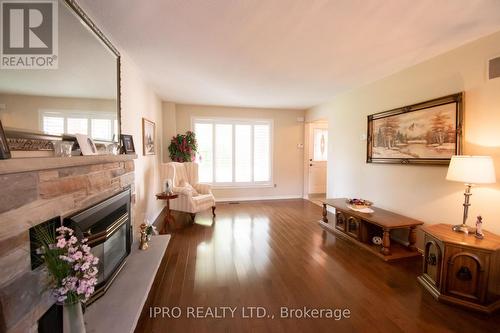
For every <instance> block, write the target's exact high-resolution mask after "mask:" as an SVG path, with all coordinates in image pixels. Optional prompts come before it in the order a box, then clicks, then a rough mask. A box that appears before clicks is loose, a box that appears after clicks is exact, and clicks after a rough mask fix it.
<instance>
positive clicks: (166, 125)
mask: <svg viewBox="0 0 500 333" xmlns="http://www.w3.org/2000/svg"><path fill="white" fill-rule="evenodd" d="M162 109H163V135H162V141H163V152H162V157H163V162H165V163H167V162H170V161H171V160H170V157H169V156H168V145H169V144H170V139H171V138H172V137H173V136H175V135H176V134H177V124H176V120H175V116H176V115H175V110H176V105H175V103H172V102H163V104H162Z"/></svg>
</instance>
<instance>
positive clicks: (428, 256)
mask: <svg viewBox="0 0 500 333" xmlns="http://www.w3.org/2000/svg"><path fill="white" fill-rule="evenodd" d="M451 227H452V226H451V225H448V224H435V225H431V226H424V227H422V231H423V232H424V260H423V273H422V275H421V276H419V277H418V281H419V282H420V284H422V285H423V286H424V287H425V288H426V289H427V290H428V291H429V292H430V293H431V294H432V295H433V296H434V297H435V298H436V299H437V300H439V301H442V302H446V303H450V304H456V305H460V306H463V307H467V308H470V309H473V310H477V311H481V312H485V313H492V312H494V311H496V310H498V309H499V308H500V236H498V235H495V234H492V233H490V232H485V235H484V239H477V238H475V237H474V236H473V235H466V234H463V233H457V232H454V231H452V230H451Z"/></svg>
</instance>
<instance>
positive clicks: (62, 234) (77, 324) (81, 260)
mask: <svg viewBox="0 0 500 333" xmlns="http://www.w3.org/2000/svg"><path fill="white" fill-rule="evenodd" d="M53 231H54V230H50V229H44V228H40V229H38V230H37V234H38V235H37V241H38V242H39V244H40V252H41V255H42V258H43V261H44V263H45V264H46V265H47V270H48V272H49V275H50V277H51V288H52V294H53V296H54V297H55V299H56V301H57V302H58V303H59V304H63V331H64V332H65V333H83V332H85V324H84V322H83V313H82V306H81V302H85V301H87V300H88V299H89V298H90V296H91V295H92V294H93V293H94V287H95V285H96V284H97V273H98V269H97V264H98V262H99V258H97V257H94V255H93V254H92V253H91V252H90V246H88V245H87V244H86V239H82V240H80V241H79V240H78V239H77V238H76V236H74V235H73V229H70V228H67V227H59V228H57V229H56V230H55V231H56V232H57V236H56V233H55V232H53Z"/></svg>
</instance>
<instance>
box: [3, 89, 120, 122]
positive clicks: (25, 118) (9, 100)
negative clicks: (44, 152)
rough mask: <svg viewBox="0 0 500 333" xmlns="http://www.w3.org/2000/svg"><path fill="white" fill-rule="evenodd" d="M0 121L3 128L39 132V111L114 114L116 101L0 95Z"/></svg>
mask: <svg viewBox="0 0 500 333" xmlns="http://www.w3.org/2000/svg"><path fill="white" fill-rule="evenodd" d="M0 104H5V109H4V110H0V120H1V121H2V124H3V126H4V127H10V128H18V129H23V130H31V131H41V130H42V129H41V128H40V118H39V112H38V111H39V110H41V109H51V110H75V111H104V112H111V113H116V101H115V100H112V99H97V98H69V97H49V96H32V95H14V94H0Z"/></svg>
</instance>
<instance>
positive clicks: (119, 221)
mask: <svg viewBox="0 0 500 333" xmlns="http://www.w3.org/2000/svg"><path fill="white" fill-rule="evenodd" d="M130 198H131V194H130V189H127V190H125V191H123V192H120V193H118V194H117V195H115V196H113V197H111V198H109V199H106V200H104V201H102V202H100V203H98V204H97V205H95V206H92V207H90V208H88V209H85V210H84V211H81V212H79V213H77V214H75V215H73V216H70V217H68V218H66V219H64V225H66V226H68V227H70V228H72V229H74V230H75V234H76V235H77V236H78V237H79V238H87V239H88V245H89V246H90V247H91V252H92V254H93V255H94V256H96V257H98V258H99V267H98V268H99V273H98V276H97V279H98V280H97V286H96V291H95V292H94V294H93V295H92V297H91V298H90V299H89V300H88V301H87V304H90V303H92V302H93V301H95V300H96V299H97V298H99V297H100V296H102V295H103V294H104V293H105V292H106V290H107V289H108V288H109V286H110V285H111V283H112V282H113V279H114V278H115V277H116V275H117V274H118V272H119V271H120V269H121V267H122V266H123V264H124V263H125V259H126V258H127V256H128V255H129V253H130V247H131V242H132V230H131V229H132V228H131V218H130Z"/></svg>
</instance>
